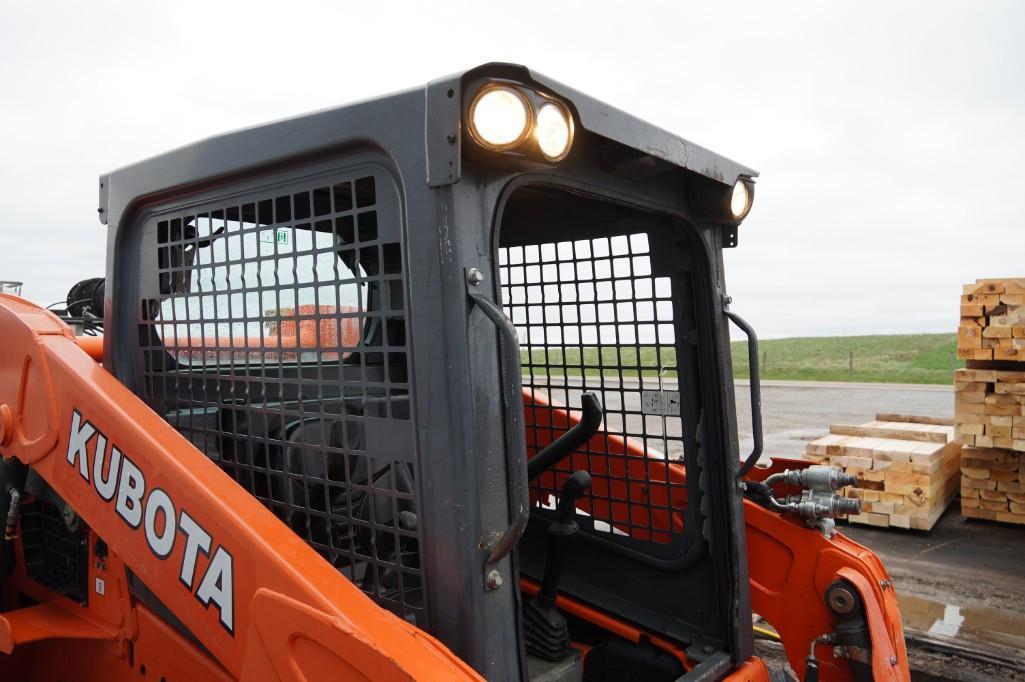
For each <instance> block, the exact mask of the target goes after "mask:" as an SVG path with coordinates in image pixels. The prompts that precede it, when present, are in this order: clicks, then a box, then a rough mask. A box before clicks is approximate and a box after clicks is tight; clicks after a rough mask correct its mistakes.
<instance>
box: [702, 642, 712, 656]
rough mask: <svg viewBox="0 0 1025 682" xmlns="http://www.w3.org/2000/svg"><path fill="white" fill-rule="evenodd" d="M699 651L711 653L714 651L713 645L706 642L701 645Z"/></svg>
mask: <svg viewBox="0 0 1025 682" xmlns="http://www.w3.org/2000/svg"><path fill="white" fill-rule="evenodd" d="M701 651H703V652H704V653H706V654H713V653H715V647H714V646H712V645H711V644H706V645H705V646H703V647H701Z"/></svg>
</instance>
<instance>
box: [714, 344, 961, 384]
mask: <svg viewBox="0 0 1025 682" xmlns="http://www.w3.org/2000/svg"><path fill="white" fill-rule="evenodd" d="M759 347H760V348H761V353H762V363H761V364H762V367H761V370H762V378H763V379H791V380H803V381H879V382H887V383H902V384H950V383H952V382H953V376H952V375H953V370H954V368H956V367H964V362H963V361H961V360H958V359H957V336H956V335H954V334H901V335H892V336H828V337H806V338H794V339H770V340H767V341H761V342H760V343H759ZM852 353H853V371H852V370H851V364H852V356H851V354H852ZM733 371H734V373H735V375H736V376H737V377H747V376H748V364H747V344H746V343H745V342H743V341H738V342H734V343H733Z"/></svg>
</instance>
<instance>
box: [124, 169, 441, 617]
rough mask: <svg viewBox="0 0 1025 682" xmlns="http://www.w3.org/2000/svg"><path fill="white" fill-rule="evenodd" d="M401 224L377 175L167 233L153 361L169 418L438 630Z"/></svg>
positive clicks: (360, 576)
mask: <svg viewBox="0 0 1025 682" xmlns="http://www.w3.org/2000/svg"><path fill="white" fill-rule="evenodd" d="M398 211H399V208H398V196H397V190H396V189H395V188H394V184H393V183H392V182H391V181H390V179H389V178H388V177H387V176H385V175H383V174H381V173H378V172H368V173H365V174H360V175H357V176H351V175H346V176H343V177H330V178H326V179H324V180H321V181H320V182H316V183H310V182H305V183H303V184H300V185H294V186H292V185H290V186H283V187H281V188H280V189H279V190H277V191H275V192H273V193H271V194H261V195H255V196H248V197H245V199H244V200H241V201H237V202H232V203H231V204H226V205H225V204H217V205H212V206H204V207H202V209H197V210H192V211H188V212H178V213H173V214H164V215H161V216H159V217H157V218H155V219H153V220H151V221H150V222H149V223H147V225H146V228H145V230H146V232H145V237H146V238H148V239H150V240H151V241H150V244H152V245H153V247H154V251H155V255H152V254H151V256H150V257H151V258H152V259H153V261H152V263H151V264H150V265H151V267H152V269H149V270H147V269H145V268H144V274H143V280H144V281H143V282H142V283H141V291H143V292H147V291H148V292H152V297H147V296H146V294H145V293H144V294H143V296H144V298H143V300H142V302H141V306H140V318H139V350H140V359H139V364H140V366H141V370H142V377H143V385H142V392H143V395H144V397H145V399H146V400H147V401H148V402H149V404H150V405H151V406H152V407H153V408H154V409H155V410H157V411H158V412H159V413H161V414H163V415H164V416H165V418H166V419H167V420H168V421H169V422H170V423H171V424H172V425H173V426H175V427H176V428H177V429H178V430H179V431H180V432H181V433H183V434H184V435H185V436H186V437H188V438H189V439H190V440H191V441H192V442H193V443H194V444H195V445H196V447H197V448H199V449H200V450H202V451H203V452H204V453H206V455H207V456H209V457H210V458H212V459H213V460H215V461H217V462H218V463H219V465H220V466H221V467H222V468H223V469H224V470H225V471H226V472H227V473H228V474H229V475H231V476H232V477H233V478H234V479H235V480H236V481H237V482H238V483H239V484H241V485H242V486H243V487H245V488H246V489H247V490H248V491H249V492H250V493H252V494H253V495H254V496H256V497H257V498H258V499H259V500H260V501H261V502H263V503H264V504H265V505H266V506H267V507H268V508H270V509H271V510H272V511H273V512H274V513H275V514H276V515H277V516H278V517H279V518H281V519H282V520H283V521H284V522H285V523H286V524H288V525H289V526H290V527H291V528H292V529H293V530H294V531H295V532H296V533H298V534H299V535H300V536H301V537H303V538H304V539H305V540H306V541H307V542H308V543H309V544H310V545H311V546H312V547H313V548H314V549H316V550H317V551H318V552H319V553H320V554H321V555H322V556H323V557H324V558H325V559H327V560H328V561H330V562H331V563H332V564H333V565H334V566H336V567H337V568H338V569H339V570H340V571H341V572H342V573H343V574H344V575H346V576H347V577H348V578H349V579H350V580H352V581H354V582H355V583H356V584H358V585H360V586H361V587H362V588H363V589H364V590H365V591H366V592H367V593H369V594H370V595H371V596H372V597H373V598H374V599H375V600H376V601H378V603H380V604H382V605H384V606H386V607H388V608H391V609H392V610H393V611H395V612H397V613H399V614H400V615H402V616H404V617H406V618H407V619H409V620H411V621H415V622H421V623H422V622H423V616H424V614H423V604H424V598H423V594H422V590H423V589H424V588H423V575H422V568H421V560H420V551H419V548H420V546H421V543H420V537H419V524H418V514H419V513H420V505H419V497H418V494H417V487H416V481H417V461H416V454H415V453H416V447H415V443H414V431H413V425H412V423H411V412H410V405H409V369H408V357H407V351H408V348H407V343H406V338H407V329H406V314H405V296H404V279H403V272H402V256H401V253H402V250H401V246H400V243H399V239H400V230H401V226H400V224H399V221H400V218H399V212H398Z"/></svg>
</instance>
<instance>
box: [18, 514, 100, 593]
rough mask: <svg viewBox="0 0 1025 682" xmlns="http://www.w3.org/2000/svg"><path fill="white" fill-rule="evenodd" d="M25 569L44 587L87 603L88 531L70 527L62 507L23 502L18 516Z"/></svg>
mask: <svg viewBox="0 0 1025 682" xmlns="http://www.w3.org/2000/svg"><path fill="white" fill-rule="evenodd" d="M19 523H20V532H21V543H22V547H23V548H24V551H25V572H26V573H27V574H28V576H29V577H30V578H32V579H33V580H35V581H36V582H37V583H39V584H40V585H42V586H44V587H48V588H50V589H51V590H54V591H55V592H60V593H61V594H65V595H67V596H68V597H71V598H72V599H74V600H76V601H81V602H84V601H85V600H86V598H87V596H88V594H89V592H88V590H87V589H86V578H87V575H86V574H87V571H86V566H85V564H86V561H87V560H88V550H87V548H86V538H87V535H86V532H85V531H84V530H83V529H77V530H68V527H67V524H66V523H65V522H64V517H63V516H62V515H61V510H60V509H58V508H57V507H56V506H54V505H52V504H50V503H49V502H44V501H42V500H36V501H34V502H29V503H27V504H24V505H22V507H21V513H20V515H19Z"/></svg>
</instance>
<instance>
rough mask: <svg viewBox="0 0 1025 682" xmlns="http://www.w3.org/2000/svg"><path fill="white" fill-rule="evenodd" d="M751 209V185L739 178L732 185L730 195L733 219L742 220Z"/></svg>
mask: <svg viewBox="0 0 1025 682" xmlns="http://www.w3.org/2000/svg"><path fill="white" fill-rule="evenodd" d="M750 210H751V187H750V186H749V185H748V183H747V182H746V181H745V180H743V179H741V180H737V182H736V183H734V185H733V193H732V194H731V195H730V213H732V214H733V217H734V219H736V220H743V219H744V217H745V216H746V215H747V213H748V211H750Z"/></svg>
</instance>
